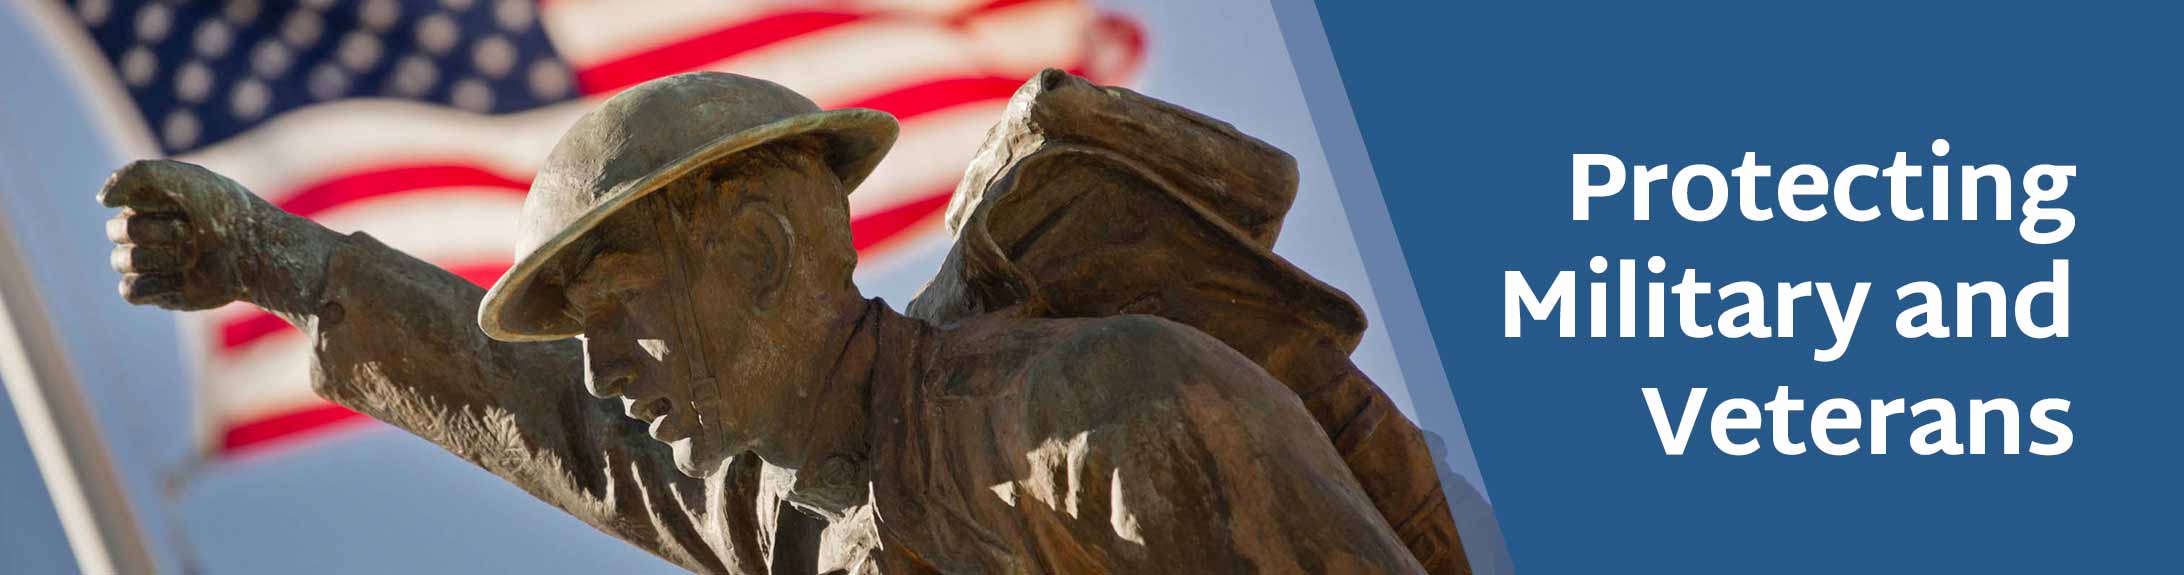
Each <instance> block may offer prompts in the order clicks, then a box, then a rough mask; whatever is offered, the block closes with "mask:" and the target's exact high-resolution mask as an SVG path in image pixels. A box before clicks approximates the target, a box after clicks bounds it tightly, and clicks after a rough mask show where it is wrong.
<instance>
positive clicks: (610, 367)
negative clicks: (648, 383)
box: [584, 361, 637, 399]
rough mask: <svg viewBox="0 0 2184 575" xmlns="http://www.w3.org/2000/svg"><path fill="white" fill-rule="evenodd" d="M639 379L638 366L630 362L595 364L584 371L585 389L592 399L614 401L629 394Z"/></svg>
mask: <svg viewBox="0 0 2184 575" xmlns="http://www.w3.org/2000/svg"><path fill="white" fill-rule="evenodd" d="M636 378H637V366H636V365H634V364H633V363H632V362H628V361H608V362H594V363H592V364H591V365H590V367H589V368H587V369H585V370H584V389H585V391H589V392H591V394H592V397H597V398H600V399H613V398H616V397H621V396H622V394H624V393H626V392H628V390H629V382H630V380H633V379H636Z"/></svg>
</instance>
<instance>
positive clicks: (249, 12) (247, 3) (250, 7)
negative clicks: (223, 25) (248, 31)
mask: <svg viewBox="0 0 2184 575" xmlns="http://www.w3.org/2000/svg"><path fill="white" fill-rule="evenodd" d="M258 8H259V6H258V0H228V1H227V7H226V8H224V9H222V10H221V12H222V13H224V14H225V15H226V16H227V19H228V22H229V23H231V24H234V25H236V26H249V25H250V23H251V22H255V21H257V20H258Z"/></svg>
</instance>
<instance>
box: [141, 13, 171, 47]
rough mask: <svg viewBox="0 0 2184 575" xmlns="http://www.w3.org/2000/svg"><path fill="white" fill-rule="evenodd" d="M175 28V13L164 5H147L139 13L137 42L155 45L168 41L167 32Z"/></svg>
mask: <svg viewBox="0 0 2184 575" xmlns="http://www.w3.org/2000/svg"><path fill="white" fill-rule="evenodd" d="M173 27H174V12H173V11H172V10H170V9H168V8H167V6H166V5H164V4H145V5H144V8H143V9H141V10H138V11H137V17H136V35H137V40H138V41H141V42H145V43H155V42H158V41H160V40H165V39H167V31H168V30H169V29H171V28H173Z"/></svg>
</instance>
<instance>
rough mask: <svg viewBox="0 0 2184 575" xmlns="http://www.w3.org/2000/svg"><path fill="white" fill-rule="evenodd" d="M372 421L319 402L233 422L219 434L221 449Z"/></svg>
mask: <svg viewBox="0 0 2184 575" xmlns="http://www.w3.org/2000/svg"><path fill="white" fill-rule="evenodd" d="M367 421H371V419H370V418H366V417H364V415H363V414H361V413H357V412H354V411H350V410H349V408H346V407H342V406H339V405H334V404H331V403H320V404H318V405H312V406H309V407H304V408H302V409H298V410H295V411H289V412H285V413H281V414H278V415H273V416H270V417H263V418H259V419H255V420H251V421H246V422H242V423H238V424H235V425H233V426H230V427H228V428H227V432H226V433H222V434H220V451H221V452H222V453H223V454H227V455H237V454H240V453H242V452H244V451H247V450H252V449H257V448H264V447H268V446H270V445H271V444H273V443H274V442H276V441H281V440H290V439H298V438H302V437H304V436H306V435H307V434H308V433H309V432H315V431H325V430H327V429H329V428H331V427H332V426H335V425H340V424H344V423H363V422H367Z"/></svg>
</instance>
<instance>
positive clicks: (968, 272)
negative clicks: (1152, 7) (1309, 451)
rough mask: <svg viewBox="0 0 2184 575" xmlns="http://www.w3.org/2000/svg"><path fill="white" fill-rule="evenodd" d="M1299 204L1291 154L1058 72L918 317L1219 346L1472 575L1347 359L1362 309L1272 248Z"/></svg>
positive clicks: (1422, 540) (963, 195)
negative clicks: (1096, 322)
mask: <svg viewBox="0 0 2184 575" xmlns="http://www.w3.org/2000/svg"><path fill="white" fill-rule="evenodd" d="M1296 190H1297V168H1296V161H1295V160H1294V159H1293V158H1291V157H1290V156H1289V155H1288V154H1287V153H1284V152H1282V151H1281V150H1280V149H1277V148H1275V147H1273V146H1271V145H1268V144H1267V143H1265V142H1263V141H1260V140H1258V139H1256V138H1253V137H1251V136H1248V135H1245V134H1243V133H1241V132H1238V131H1237V130H1236V129H1235V128H1233V127H1231V126H1229V125H1228V124H1226V123H1224V122H1220V121H1218V120H1214V119H1211V118H1207V117H1205V116H1202V115H1199V114H1197V113H1194V112H1191V111H1189V110H1185V109H1183V108H1180V107H1177V106H1174V105H1171V104H1168V103H1166V102H1161V101H1159V100H1155V99H1152V98H1148V97H1145V96H1143V95H1140V94H1137V93H1135V92H1131V91H1129V90H1124V89H1120V88H1110V87H1101V86H1095V85H1092V84H1091V83H1089V82H1087V81H1085V80H1084V79H1082V78H1078V77H1075V76H1071V75H1069V74H1066V73H1063V72H1060V71H1057V70H1048V71H1046V72H1043V73H1041V74H1039V75H1038V76H1037V77H1034V78H1032V79H1031V81H1030V82H1027V83H1026V84H1025V85H1024V87H1023V88H1021V89H1019V90H1018V91H1017V93H1016V95H1015V97H1014V99H1013V100H1012V101H1011V102H1010V105H1009V111H1008V115H1007V116H1006V117H1004V118H1003V119H1002V120H1001V122H1000V123H998V124H996V125H995V126H994V128H993V131H992V132H990V133H988V134H987V140H986V143H985V145H984V146H983V147H982V148H981V149H980V151H979V154H978V155H977V157H976V158H975V159H974V160H973V161H972V164H971V167H970V169H969V170H968V171H967V172H966V173H965V175H964V178H963V182H962V184H961V185H960V187H958V188H957V190H956V194H955V198H954V200H953V202H952V203H951V204H950V206H949V208H948V218H947V219H948V223H949V225H950V227H951V228H952V229H953V230H954V232H955V233H956V236H957V241H956V246H955V248H954V250H953V251H951V252H950V253H949V255H948V259H947V261H946V262H945V263H944V264H943V266H942V268H941V270H940V272H939V275H938V276H936V277H935V278H934V279H933V280H932V282H931V283H930V284H928V285H927V286H926V289H925V291H924V292H922V293H920V294H919V295H918V297H917V299H916V300H914V301H913V302H911V304H910V313H911V315H913V316H916V317H919V318H921V319H924V320H926V321H930V322H933V323H935V324H938V325H948V324H951V323H954V322H956V321H960V320H962V319H965V318H968V317H971V316H974V315H979V314H985V313H1006V314H1012V315H1018V316H1023V317H1104V316H1114V315H1125V314H1145V315H1153V316H1159V317H1163V318H1166V319H1169V320H1172V321H1176V322H1179V323H1182V324H1185V325H1189V326H1191V327H1193V328H1196V329H1198V330H1200V331H1203V332H1205V333H1207V334H1209V335H1212V336H1214V337H1215V338H1218V339H1220V340H1222V341H1223V342H1225V343H1227V344H1228V345H1229V347H1231V348H1234V349H1235V350H1236V351H1238V352H1240V353H1242V354H1243V355H1244V356H1245V357H1247V358H1250V359H1251V360H1252V361H1254V362H1256V363H1258V364H1259V365H1260V366H1261V367H1263V368H1265V369H1266V371H1267V372H1268V373H1269V374H1270V375H1273V376H1274V377H1275V379H1278V380H1280V381H1281V382H1282V383H1283V384H1284V385H1286V386H1288V387H1289V388H1290V389H1291V390H1292V391H1294V392H1296V394H1297V396H1298V397H1299V398H1300V399H1301V400H1302V401H1303V403H1304V406H1305V408H1306V410H1307V411H1309V412H1310V413H1311V415H1312V417H1313V419H1314V420H1316V421H1317V422H1318V423H1319V424H1320V427H1322V428H1323V429H1324V430H1325V431H1326V433H1327V436H1328V438H1329V440H1330V441H1331V442H1332V443H1333V444H1334V446H1335V448H1336V449H1337V451H1338V452H1339V453H1341V455H1342V457H1343V460H1344V462H1345V463H1346V464H1348V466H1349V468H1350V470H1351V473H1352V474H1353V475H1354V476H1355V477H1356V479H1357V481H1358V483H1359V484H1360V485H1361V486H1362V487H1363V488H1364V491H1365V493H1366V494H1368V496H1369V497H1370V498H1371V499H1372V504H1373V505H1374V506H1375V508H1377V509H1378V510H1379V511H1380V513H1381V515H1382V516H1383V517H1385V518H1386V519H1387V521H1388V524H1389V525H1390V526H1391V527H1393V528H1394V530H1395V532H1396V534H1397V535H1398V536H1400V537H1401V538H1402V539H1403V541H1404V543H1405V545H1406V546H1408V547H1409V548H1410V550H1411V552H1412V553H1413V554H1414V555H1415V556H1416V557H1417V558H1418V560H1419V563H1421V564H1423V565H1424V566H1425V567H1426V569H1427V570H1428V572H1431V573H1436V574H1448V573H1469V572H1470V566H1469V564H1468V562H1467V561H1466V559H1465V557H1464V552H1463V546H1462V545H1461V543H1460V539H1459V536H1458V534H1457V532H1456V528H1455V523H1454V521H1453V519H1452V517H1451V515H1450V512H1449V508H1448V503H1447V498H1446V497H1445V496H1444V495H1443V493H1442V489H1441V484H1440V481H1439V476H1438V474H1437V473H1435V465H1436V464H1435V463H1434V461H1433V459H1432V455H1431V454H1430V452H1428V450H1427V446H1426V442H1425V439H1424V436H1423V434H1422V433H1421V432H1420V431H1419V429H1418V427H1417V426H1416V425H1415V424H1413V423H1412V422H1411V421H1410V420H1408V419H1406V418H1405V417H1404V416H1403V415H1402V413H1401V412H1399V411H1398V410H1397V409H1396V408H1395V406H1394V404H1393V403H1392V402H1391V401H1390V400H1389V399H1388V397H1387V394H1386V393H1385V392H1383V391H1382V390H1381V389H1380V388H1379V387H1378V386H1377V385H1375V384H1374V383H1373V382H1372V380H1371V379H1369V378H1367V377H1366V376H1365V374H1364V373H1362V372H1360V371H1359V370H1358V369H1357V367H1356V365H1354V364H1353V363H1352V362H1351V360H1350V353H1351V352H1352V351H1354V350H1355V349H1356V347H1357V344H1358V341H1359V339H1360V337H1361V336H1362V334H1363V333H1364V331H1365V317H1364V313H1363V311H1362V310H1361V309H1360V308H1359V307H1358V305H1357V303H1356V302H1354V301H1352V300H1351V299H1350V298H1349V297H1348V296H1346V295H1344V294H1343V293H1342V292H1341V291H1339V290H1336V289H1334V288H1333V287H1330V286H1328V285H1327V284H1325V283H1322V282H1320V281H1319V280H1317V279H1315V278H1313V277H1312V276H1311V275H1310V274H1307V273H1305V272H1304V271H1303V270H1301V269H1298V268H1297V267H1296V266H1295V265H1292V264H1290V263H1289V262H1288V261H1287V260H1284V259H1282V258H1281V257H1280V256H1278V255H1275V254H1274V253H1273V252H1272V251H1271V248H1272V247H1273V245H1274V241H1275V239H1276V238H1277V236H1279V234H1280V231H1281V223H1282V218H1283V217H1284V216H1285V215H1286V214H1287V212H1288V210H1289V206H1290V203H1291V201H1292V200H1294V199H1295V196H1296Z"/></svg>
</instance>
